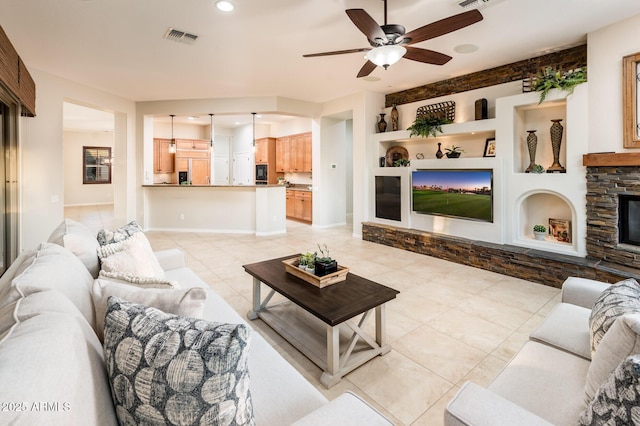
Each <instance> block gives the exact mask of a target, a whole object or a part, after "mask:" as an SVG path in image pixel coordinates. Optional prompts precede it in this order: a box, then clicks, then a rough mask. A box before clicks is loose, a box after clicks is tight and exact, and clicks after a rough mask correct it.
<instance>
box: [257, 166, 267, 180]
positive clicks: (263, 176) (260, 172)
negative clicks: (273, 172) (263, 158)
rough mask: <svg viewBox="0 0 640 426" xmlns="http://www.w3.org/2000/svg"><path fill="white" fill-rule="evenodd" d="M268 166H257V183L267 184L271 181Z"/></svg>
mask: <svg viewBox="0 0 640 426" xmlns="http://www.w3.org/2000/svg"><path fill="white" fill-rule="evenodd" d="M267 169H268V166H267V165H266V164H256V183H265V184H266V183H267V182H268V181H269V176H268V171H267Z"/></svg>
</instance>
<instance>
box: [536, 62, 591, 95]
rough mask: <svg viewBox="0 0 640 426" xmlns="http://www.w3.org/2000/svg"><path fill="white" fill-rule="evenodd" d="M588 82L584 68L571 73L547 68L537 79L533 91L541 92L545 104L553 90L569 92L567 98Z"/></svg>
mask: <svg viewBox="0 0 640 426" xmlns="http://www.w3.org/2000/svg"><path fill="white" fill-rule="evenodd" d="M586 81H587V73H586V71H585V70H584V69H583V68H580V69H577V70H570V71H564V72H562V71H555V70H554V69H553V68H551V67H546V68H545V69H544V71H543V72H542V73H540V74H539V75H538V76H537V77H535V83H534V85H533V90H534V91H536V92H540V101H539V102H538V104H541V103H542V102H544V100H545V99H546V98H547V94H548V93H549V90H551V89H559V90H563V91H565V92H567V96H569V95H570V94H572V93H573V90H574V89H575V87H576V86H577V85H579V84H582V83H584V82H586Z"/></svg>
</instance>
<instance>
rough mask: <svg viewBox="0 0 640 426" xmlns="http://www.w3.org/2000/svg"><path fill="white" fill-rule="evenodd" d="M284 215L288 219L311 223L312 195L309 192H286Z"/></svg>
mask: <svg viewBox="0 0 640 426" xmlns="http://www.w3.org/2000/svg"><path fill="white" fill-rule="evenodd" d="M286 198H287V208H286V214H287V218H289V219H296V220H300V221H303V222H308V223H311V222H312V220H313V195H312V192H311V191H295V190H287V195H286Z"/></svg>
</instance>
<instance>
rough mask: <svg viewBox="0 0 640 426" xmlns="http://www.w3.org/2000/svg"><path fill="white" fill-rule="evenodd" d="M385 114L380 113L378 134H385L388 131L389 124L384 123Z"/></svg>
mask: <svg viewBox="0 0 640 426" xmlns="http://www.w3.org/2000/svg"><path fill="white" fill-rule="evenodd" d="M384 116H385V114H384V113H380V121H378V133H384V132H386V131H387V122H386V121H384Z"/></svg>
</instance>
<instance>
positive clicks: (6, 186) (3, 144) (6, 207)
mask: <svg viewBox="0 0 640 426" xmlns="http://www.w3.org/2000/svg"><path fill="white" fill-rule="evenodd" d="M17 129H18V105H17V104H16V103H15V102H13V101H12V100H11V98H10V97H9V95H8V94H6V93H5V92H3V91H2V90H1V89H0V148H1V149H2V153H3V154H4V161H0V179H2V182H4V183H3V184H2V185H0V274H3V273H4V272H5V271H6V270H7V268H8V267H9V265H11V263H12V262H13V261H14V260H15V259H16V257H18V235H19V234H18V215H19V204H18V135H17Z"/></svg>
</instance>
